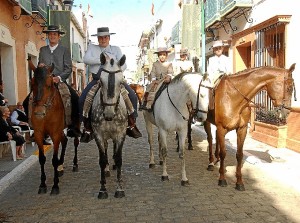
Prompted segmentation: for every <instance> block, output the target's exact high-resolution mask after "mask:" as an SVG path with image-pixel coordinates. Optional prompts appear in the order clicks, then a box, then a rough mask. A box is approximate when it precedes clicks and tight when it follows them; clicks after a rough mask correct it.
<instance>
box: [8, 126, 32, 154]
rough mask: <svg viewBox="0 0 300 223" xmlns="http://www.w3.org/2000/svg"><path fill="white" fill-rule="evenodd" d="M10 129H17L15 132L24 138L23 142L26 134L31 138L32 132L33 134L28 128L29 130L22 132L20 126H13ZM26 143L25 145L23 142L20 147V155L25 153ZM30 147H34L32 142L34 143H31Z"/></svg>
mask: <svg viewBox="0 0 300 223" xmlns="http://www.w3.org/2000/svg"><path fill="white" fill-rule="evenodd" d="M12 127H13V128H15V129H17V130H18V131H19V132H20V134H21V135H22V136H23V137H24V139H25V140H26V134H29V137H31V136H32V134H33V132H34V130H33V129H31V128H30V127H28V128H29V130H22V129H21V127H20V126H17V125H13V126H12ZM26 143H27V142H25V143H24V145H23V147H22V153H23V154H24V153H25V151H26ZM31 145H32V147H34V145H35V142H34V141H33V142H31Z"/></svg>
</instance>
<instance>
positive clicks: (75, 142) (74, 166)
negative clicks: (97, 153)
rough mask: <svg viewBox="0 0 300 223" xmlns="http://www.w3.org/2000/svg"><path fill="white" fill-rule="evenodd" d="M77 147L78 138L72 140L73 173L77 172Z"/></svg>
mask: <svg viewBox="0 0 300 223" xmlns="http://www.w3.org/2000/svg"><path fill="white" fill-rule="evenodd" d="M78 145H79V138H78V137H75V138H74V157H73V172H78V158H77V152H78Z"/></svg>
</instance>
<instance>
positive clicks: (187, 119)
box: [167, 80, 209, 121]
mask: <svg viewBox="0 0 300 223" xmlns="http://www.w3.org/2000/svg"><path fill="white" fill-rule="evenodd" d="M201 87H206V88H209V87H208V86H205V85H202V80H201V81H200V84H199V86H198V94H197V101H196V108H193V109H192V112H193V113H194V114H195V112H202V113H208V111H204V110H201V109H198V105H199V95H200V88H201ZM167 95H168V98H169V100H170V102H171V104H172V105H173V107H174V108H175V109H176V111H177V112H178V113H179V114H180V115H181V117H182V119H183V120H185V121H189V118H186V117H184V115H183V114H182V113H181V112H180V111H179V110H178V108H177V107H176V106H175V104H174V103H173V101H172V99H171V97H170V94H169V85H167Z"/></svg>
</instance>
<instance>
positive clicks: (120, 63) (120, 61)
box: [118, 54, 126, 67]
mask: <svg viewBox="0 0 300 223" xmlns="http://www.w3.org/2000/svg"><path fill="white" fill-rule="evenodd" d="M125 61H126V56H125V54H123V56H122V57H121V59H120V60H119V62H118V64H119V66H120V67H122V66H123V65H124V64H125Z"/></svg>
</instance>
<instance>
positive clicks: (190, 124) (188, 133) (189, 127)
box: [187, 116, 194, 150]
mask: <svg viewBox="0 0 300 223" xmlns="http://www.w3.org/2000/svg"><path fill="white" fill-rule="evenodd" d="M192 121H193V116H190V118H189V120H188V126H187V128H188V130H187V138H188V150H193V149H194V148H193V142H192Z"/></svg>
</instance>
